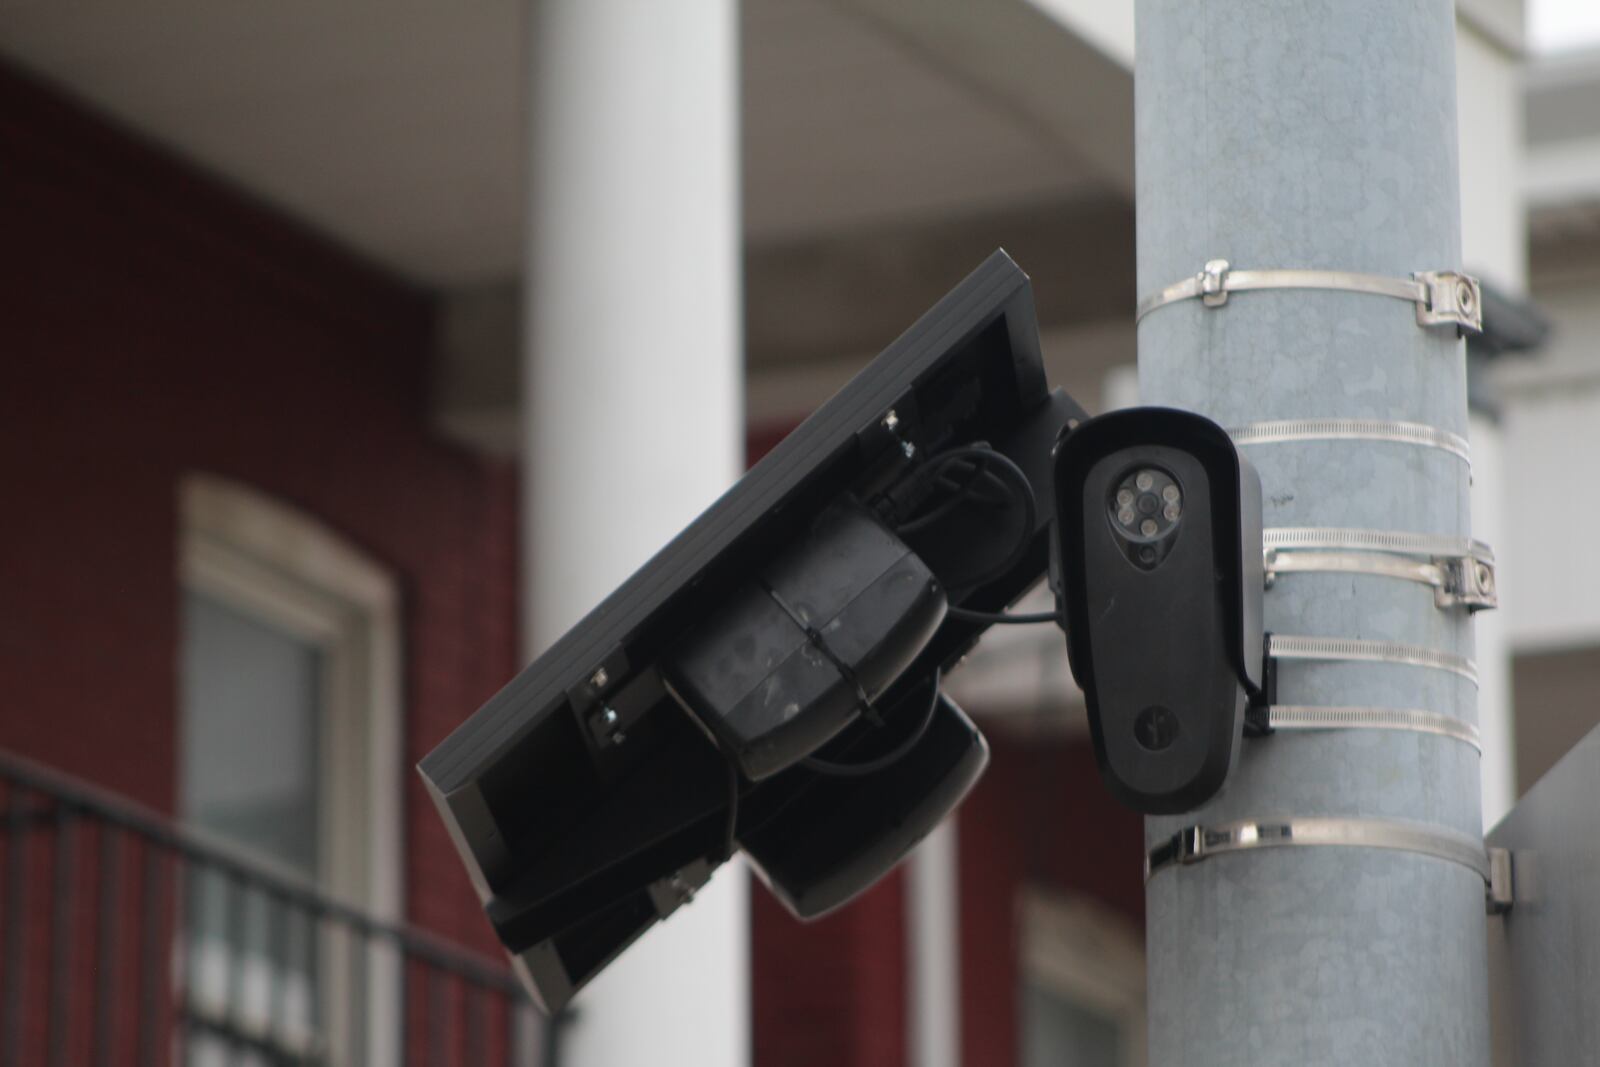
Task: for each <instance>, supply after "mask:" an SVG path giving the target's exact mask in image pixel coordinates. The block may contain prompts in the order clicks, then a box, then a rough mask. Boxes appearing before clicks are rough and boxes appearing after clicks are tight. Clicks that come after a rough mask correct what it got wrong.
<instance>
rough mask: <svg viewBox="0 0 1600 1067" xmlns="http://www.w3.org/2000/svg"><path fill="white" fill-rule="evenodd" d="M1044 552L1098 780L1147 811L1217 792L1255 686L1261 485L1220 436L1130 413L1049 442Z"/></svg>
mask: <svg viewBox="0 0 1600 1067" xmlns="http://www.w3.org/2000/svg"><path fill="white" fill-rule="evenodd" d="M1055 489H1056V507H1057V535H1056V539H1055V545H1054V552H1055V556H1056V559H1055V563H1056V566H1057V569H1058V575H1059V587H1058V595H1059V598H1060V603H1061V610H1062V617H1063V619H1064V620H1065V624H1066V628H1067V650H1068V656H1069V659H1070V661H1071V665H1072V673H1073V677H1074V678H1076V679H1077V682H1078V684H1079V686H1081V687H1082V689H1083V691H1084V694H1085V698H1086V701H1087V704H1088V711H1089V727H1090V734H1091V736H1092V738H1093V741H1094V748H1095V756H1096V759H1097V761H1098V763H1099V765H1100V769H1101V773H1102V775H1103V776H1104V778H1105V781H1106V785H1107V787H1108V788H1110V790H1111V791H1112V793H1113V794H1114V795H1116V796H1117V797H1118V799H1120V800H1121V801H1122V802H1124V803H1126V804H1128V805H1129V806H1131V807H1134V808H1136V809H1137V810H1140V811H1144V812H1150V813H1170V812H1179V811H1187V810H1190V809H1192V808H1194V807H1197V806H1199V805H1200V804H1202V803H1204V802H1205V801H1206V800H1207V799H1209V798H1210V797H1211V796H1213V795H1214V794H1215V793H1216V792H1217V790H1219V789H1220V788H1221V787H1222V784H1223V782H1224V780H1225V779H1226V777H1227V773H1228V770H1229V768H1230V767H1231V765H1232V763H1233V760H1234V757H1235V755H1236V753H1237V750H1238V744H1239V738H1240V737H1241V736H1242V733H1243V720H1244V710H1245V706H1246V702H1247V699H1248V697H1249V695H1250V694H1251V693H1253V692H1255V691H1256V690H1257V689H1259V688H1260V685H1261V669H1262V659H1261V656H1262V642H1261V595H1262V557H1261V485H1260V480H1259V478H1258V477H1257V476H1256V473H1255V471H1254V469H1253V468H1252V467H1251V466H1250V465H1249V463H1248V462H1247V461H1246V460H1244V458H1243V457H1242V456H1240V455H1239V452H1238V449H1237V448H1236V447H1235V446H1234V444H1233V442H1232V440H1231V439H1230V438H1229V437H1228V435H1227V433H1226V432H1225V431H1224V430H1223V429H1222V428H1221V427H1219V426H1217V425H1216V424H1215V423H1214V422H1211V421H1210V420H1209V419H1206V418H1204V417H1202V416H1200V415H1196V414H1193V413H1191V412H1185V411H1177V410H1173V409H1169V408H1130V409H1126V410H1123V411H1118V412H1113V413H1111V414H1108V415H1103V416H1101V417H1099V418H1096V419H1091V420H1089V421H1088V422H1086V423H1084V424H1082V425H1080V426H1079V427H1078V428H1077V429H1075V430H1073V431H1072V432H1071V433H1069V434H1068V435H1067V436H1066V437H1065V438H1064V439H1063V440H1062V441H1061V443H1060V444H1059V446H1058V449H1057V453H1056V466H1055Z"/></svg>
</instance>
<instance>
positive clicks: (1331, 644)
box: [1266, 634, 1478, 685]
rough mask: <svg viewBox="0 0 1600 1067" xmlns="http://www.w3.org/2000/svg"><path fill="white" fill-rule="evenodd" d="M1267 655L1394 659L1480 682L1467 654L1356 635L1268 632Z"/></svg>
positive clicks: (1375, 660) (1342, 659) (1339, 659)
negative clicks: (1373, 639) (1370, 639)
mask: <svg viewBox="0 0 1600 1067" xmlns="http://www.w3.org/2000/svg"><path fill="white" fill-rule="evenodd" d="M1266 644H1267V657H1268V660H1269V662H1270V661H1271V660H1285V659H1295V660H1328V661H1334V662H1347V663H1393V664H1397V665H1399V666H1403V667H1421V668H1424V669H1426V670H1435V671H1447V672H1449V673H1451V674H1455V675H1458V676H1460V677H1462V678H1465V679H1466V680H1467V681H1469V682H1471V683H1472V684H1473V685H1477V684H1478V665H1477V664H1476V663H1474V662H1472V660H1470V659H1469V658H1467V657H1466V656H1458V655H1456V654H1455V653H1454V652H1442V651H1440V650H1439V649H1435V648H1424V647H1422V646H1420V645H1402V644H1397V643H1395V642H1393V641H1367V640H1363V639H1361V638H1356V637H1304V636H1300V635H1298V634H1269V635H1268V636H1267V640H1266Z"/></svg>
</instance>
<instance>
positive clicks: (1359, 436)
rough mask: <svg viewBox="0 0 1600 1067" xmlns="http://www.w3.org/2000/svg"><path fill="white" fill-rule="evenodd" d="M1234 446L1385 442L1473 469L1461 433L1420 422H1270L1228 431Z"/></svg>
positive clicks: (1298, 420) (1311, 420)
mask: <svg viewBox="0 0 1600 1067" xmlns="http://www.w3.org/2000/svg"><path fill="white" fill-rule="evenodd" d="M1228 436H1230V437H1232V438H1233V441H1234V443H1235V444H1237V445H1275V444H1282V443H1285V442H1290V441H1385V442H1388V443H1391V444H1400V445H1415V446H1417V447H1419V448H1436V449H1438V450H1440V451H1441V452H1448V453H1450V454H1451V455H1453V456H1457V457H1459V458H1460V459H1461V460H1462V461H1464V462H1465V463H1466V464H1467V467H1468V468H1469V469H1470V468H1471V467H1472V452H1471V449H1470V448H1469V447H1468V446H1467V439H1466V438H1465V437H1462V436H1461V435H1460V434H1457V433H1451V432H1450V431H1449V430H1441V429H1438V428H1437V427H1433V426H1427V425H1425V424H1423V423H1420V422H1400V421H1395V420H1391V419H1343V418H1323V419H1272V420H1269V421H1266V422H1252V423H1249V424H1248V425H1245V426H1236V427H1233V428H1231V429H1229V430H1228Z"/></svg>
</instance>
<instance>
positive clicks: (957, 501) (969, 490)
mask: <svg viewBox="0 0 1600 1067" xmlns="http://www.w3.org/2000/svg"><path fill="white" fill-rule="evenodd" d="M956 458H957V459H964V458H966V457H964V456H958V457H956ZM944 466H949V464H943V465H941V468H940V469H942V468H943V467H944ZM985 476H988V478H989V479H991V480H992V481H994V482H995V483H996V484H998V485H999V486H1000V489H1001V491H1002V492H1003V493H1004V494H1005V495H1004V496H1002V497H999V498H998V499H997V498H995V497H992V496H991V497H985V496H981V495H979V493H978V492H977V488H978V483H979V482H980V481H982V480H983V479H984V477H985ZM937 484H938V485H939V488H941V489H949V490H950V498H949V499H948V500H946V501H945V502H944V503H942V504H940V505H939V506H937V507H935V508H934V509H933V510H932V511H929V512H927V513H926V514H923V515H918V516H917V517H916V518H914V519H909V520H907V521H906V522H903V523H901V524H900V525H899V526H897V527H895V532H896V533H898V534H902V535H903V534H908V533H916V532H917V531H918V530H923V529H926V528H927V527H929V526H932V525H933V524H934V523H936V522H938V521H939V520H940V519H942V518H944V517H945V516H946V515H948V514H950V513H951V512H952V511H954V510H955V509H956V508H958V507H960V506H961V505H962V504H965V503H967V502H968V501H969V500H981V501H983V502H984V503H986V504H1004V503H1007V502H1009V501H1012V500H1015V499H1016V495H1017V494H1016V488H1015V487H1014V486H1010V485H1008V484H1007V483H1006V482H1005V481H1004V480H1003V479H1000V478H996V477H995V476H994V474H993V473H991V472H990V471H989V470H988V469H987V468H985V467H984V465H983V464H982V463H973V464H972V469H971V470H970V471H968V472H967V473H966V481H964V482H958V483H954V484H948V485H947V484H946V483H945V481H944V480H943V479H940V480H939V481H938V483H937Z"/></svg>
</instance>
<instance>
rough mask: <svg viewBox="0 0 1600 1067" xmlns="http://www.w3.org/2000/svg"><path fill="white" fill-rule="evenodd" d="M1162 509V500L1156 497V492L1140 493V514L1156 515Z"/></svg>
mask: <svg viewBox="0 0 1600 1067" xmlns="http://www.w3.org/2000/svg"><path fill="white" fill-rule="evenodd" d="M1160 510H1161V501H1159V500H1157V499H1156V495H1155V494H1154V493H1140V494H1139V514H1141V515H1154V514H1155V513H1156V512H1157V511H1160Z"/></svg>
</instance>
